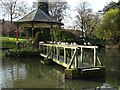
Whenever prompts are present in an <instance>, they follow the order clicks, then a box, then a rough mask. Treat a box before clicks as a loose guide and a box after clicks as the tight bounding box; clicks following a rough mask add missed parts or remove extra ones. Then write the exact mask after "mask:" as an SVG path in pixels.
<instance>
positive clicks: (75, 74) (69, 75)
mask: <svg viewBox="0 0 120 90" xmlns="http://www.w3.org/2000/svg"><path fill="white" fill-rule="evenodd" d="M65 78H66V79H76V78H80V70H79V69H77V68H72V69H65Z"/></svg>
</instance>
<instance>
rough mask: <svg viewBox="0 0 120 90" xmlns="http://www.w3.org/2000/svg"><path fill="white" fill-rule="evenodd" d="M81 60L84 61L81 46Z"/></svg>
mask: <svg viewBox="0 0 120 90" xmlns="http://www.w3.org/2000/svg"><path fill="white" fill-rule="evenodd" d="M80 56H81V62H83V48H82V47H81V55H80Z"/></svg>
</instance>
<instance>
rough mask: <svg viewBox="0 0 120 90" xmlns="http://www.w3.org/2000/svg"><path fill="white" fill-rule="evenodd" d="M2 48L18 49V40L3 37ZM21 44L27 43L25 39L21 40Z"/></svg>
mask: <svg viewBox="0 0 120 90" xmlns="http://www.w3.org/2000/svg"><path fill="white" fill-rule="evenodd" d="M1 40H2V47H5V48H16V38H13V37H1ZM18 41H19V42H20V43H25V39H23V38H19V39H18Z"/></svg>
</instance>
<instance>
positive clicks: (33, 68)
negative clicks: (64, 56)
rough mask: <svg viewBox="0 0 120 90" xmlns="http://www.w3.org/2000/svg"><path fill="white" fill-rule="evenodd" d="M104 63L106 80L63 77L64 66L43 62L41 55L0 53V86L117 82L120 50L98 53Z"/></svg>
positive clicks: (82, 85) (76, 89) (84, 86)
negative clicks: (17, 56) (15, 56)
mask: <svg viewBox="0 0 120 90" xmlns="http://www.w3.org/2000/svg"><path fill="white" fill-rule="evenodd" d="M98 56H99V58H100V60H102V62H103V64H104V65H105V66H106V78H105V80H100V79H99V77H98V79H97V80H93V79H89V80H84V79H77V80H69V79H65V75H64V69H63V68H61V67H59V66H57V65H43V64H41V59H40V58H34V59H25V58H6V57H4V56H3V57H2V59H1V62H0V63H1V65H0V66H2V67H1V68H0V89H1V88H68V90H69V89H71V88H74V89H73V90H79V89H90V90H93V88H96V87H100V86H102V85H103V83H105V82H108V83H109V84H110V85H111V86H112V87H118V86H119V85H120V52H118V51H116V50H108V51H106V52H100V53H98Z"/></svg>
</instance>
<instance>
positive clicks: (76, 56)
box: [75, 48, 78, 68]
mask: <svg viewBox="0 0 120 90" xmlns="http://www.w3.org/2000/svg"><path fill="white" fill-rule="evenodd" d="M75 68H78V51H77V48H76V55H75Z"/></svg>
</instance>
